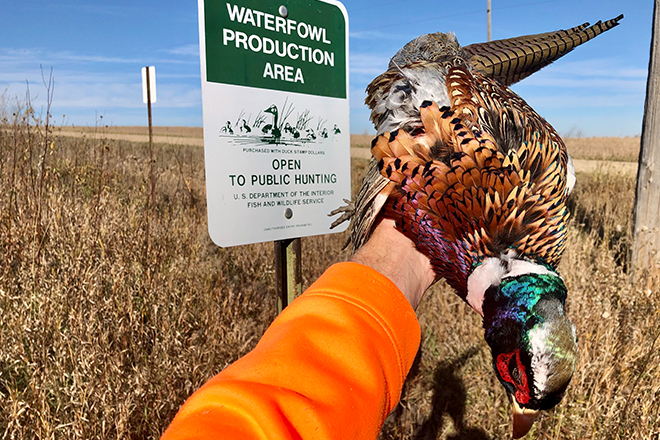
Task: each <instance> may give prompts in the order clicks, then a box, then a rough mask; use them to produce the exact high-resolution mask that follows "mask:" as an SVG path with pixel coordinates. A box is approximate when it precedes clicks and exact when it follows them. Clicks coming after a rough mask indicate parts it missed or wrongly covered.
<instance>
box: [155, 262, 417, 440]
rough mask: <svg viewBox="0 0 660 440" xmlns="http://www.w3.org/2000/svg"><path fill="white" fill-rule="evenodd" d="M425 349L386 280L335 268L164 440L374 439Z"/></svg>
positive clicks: (359, 269) (355, 268)
mask: <svg viewBox="0 0 660 440" xmlns="http://www.w3.org/2000/svg"><path fill="white" fill-rule="evenodd" d="M419 343H420V329H419V323H418V321H417V317H416V316H415V312H414V311H413V309H412V307H410V304H409V303H408V301H407V300H406V299H405V297H404V296H403V294H402V293H401V291H400V290H399V289H398V288H397V287H396V286H395V285H394V284H393V283H392V282H391V281H390V280H389V279H387V278H386V277H384V276H383V275H381V274H379V273H378V272H376V271H374V270H372V269H370V268H368V267H366V266H363V265H361V264H357V263H339V264H336V265H334V266H332V267H330V268H329V269H328V270H327V271H326V272H325V273H324V274H323V275H322V276H321V277H320V278H319V279H318V280H317V281H316V282H315V283H314V284H313V285H312V286H310V288H309V289H307V291H306V292H305V293H304V294H302V295H301V296H300V297H299V298H297V299H296V300H295V301H294V302H292V303H291V304H290V305H289V306H288V307H287V308H286V309H285V310H284V311H283V312H282V313H281V314H280V315H279V316H278V317H277V319H275V321H273V323H272V324H271V326H270V327H269V328H268V330H266V332H265V333H264V335H263V337H262V338H261V340H260V341H259V343H258V344H257V346H256V347H255V348H254V350H252V351H251V352H250V353H248V354H247V355H245V356H244V357H243V358H241V359H239V360H238V361H236V362H235V363H234V364H232V365H230V366H229V367H227V368H226V369H225V370H224V371H222V372H221V373H219V374H218V375H216V376H215V377H213V378H212V379H211V380H209V381H208V382H207V383H206V384H204V385H203V386H202V387H201V388H200V389H199V390H197V391H196V392H195V393H194V394H193V395H192V396H191V397H190V398H189V399H188V400H187V401H186V402H185V403H184V404H183V406H182V407H181V409H180V410H179V412H178V414H177V415H176V417H175V418H174V420H173V421H172V424H171V425H170V426H169V428H168V429H167V431H165V433H164V434H163V437H162V439H163V440H171V439H193V438H195V439H199V438H207V439H211V438H214V439H241V440H243V439H375V438H376V437H377V436H378V433H379V431H380V428H381V427H382V425H383V422H384V421H385V417H387V415H388V414H389V413H390V412H391V411H392V409H394V406H395V405H396V404H397V402H398V401H399V398H400V395H401V388H402V387H403V382H404V380H405V378H406V375H407V374H408V370H409V369H410V366H411V365H412V362H413V360H414V358H415V354H416V353H417V349H418V347H419Z"/></svg>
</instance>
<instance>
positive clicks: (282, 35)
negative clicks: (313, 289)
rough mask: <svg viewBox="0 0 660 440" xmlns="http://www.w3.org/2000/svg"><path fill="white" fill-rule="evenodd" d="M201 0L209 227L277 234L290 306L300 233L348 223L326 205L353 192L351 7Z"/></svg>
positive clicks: (215, 234)
mask: <svg viewBox="0 0 660 440" xmlns="http://www.w3.org/2000/svg"><path fill="white" fill-rule="evenodd" d="M198 1H199V27H200V56H201V67H202V98H203V99H202V101H203V109H204V152H205V162H206V186H207V191H206V192H207V202H208V204H207V206H208V220H209V234H210V236H211V239H212V240H213V241H214V242H215V243H216V244H218V245H219V246H236V245H241V244H247V243H259V242H264V241H275V243H276V244H275V249H276V268H277V271H278V273H280V272H281V273H282V276H281V277H278V279H281V280H286V279H288V280H289V282H285V281H282V284H283V285H284V287H283V291H282V294H281V295H280V297H281V299H280V302H281V304H282V307H284V306H286V304H287V303H288V302H290V301H291V300H292V299H293V297H294V294H295V293H300V291H301V287H302V283H301V281H300V280H301V278H302V277H301V276H300V270H299V269H298V270H295V268H294V270H293V272H297V273H294V274H292V275H290V276H287V275H286V273H287V271H290V272H291V266H294V267H298V268H299V267H300V262H299V261H300V256H299V250H300V242H299V237H305V236H310V235H321V234H328V233H331V232H342V231H343V230H345V229H346V226H345V225H344V227H343V228H339V230H332V231H330V224H331V223H332V219H330V218H329V217H328V213H329V212H330V211H332V210H333V209H335V208H337V207H339V206H342V205H344V202H343V199H348V198H350V193H351V188H350V186H351V185H350V182H351V179H350V176H351V174H350V126H349V102H348V15H347V13H346V9H345V8H344V6H343V5H342V4H341V3H339V2H338V1H335V0H287V1H286V2H284V1H277V2H276V1H273V0H229V1H228V0H198ZM296 241H297V243H296ZM287 255H289V257H287ZM296 255H297V257H296ZM291 256H293V259H294V260H293V262H292V261H290V257H291ZM296 259H297V261H296ZM287 286H288V287H287ZM287 291H288V294H287V293H286V292H287Z"/></svg>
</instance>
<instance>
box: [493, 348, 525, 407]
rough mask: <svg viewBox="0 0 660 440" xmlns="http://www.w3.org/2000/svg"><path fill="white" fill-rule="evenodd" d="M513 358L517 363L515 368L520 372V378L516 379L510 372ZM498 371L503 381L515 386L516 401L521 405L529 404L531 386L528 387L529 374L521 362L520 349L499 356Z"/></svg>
mask: <svg viewBox="0 0 660 440" xmlns="http://www.w3.org/2000/svg"><path fill="white" fill-rule="evenodd" d="M512 358H514V360H515V362H516V366H515V367H516V368H517V369H518V372H519V374H518V376H519V377H518V378H515V379H514V378H513V377H512V376H511V372H510V371H509V364H510V363H511V360H512ZM497 371H499V373H500V377H501V378H502V380H504V381H505V382H508V383H510V384H512V385H513V386H514V388H515V390H516V391H515V398H516V401H518V403H521V404H526V403H529V400H530V397H529V386H528V385H527V374H525V367H524V366H523V364H522V362H521V361H520V349H516V350H515V351H513V352H511V353H502V354H500V355H499V356H497Z"/></svg>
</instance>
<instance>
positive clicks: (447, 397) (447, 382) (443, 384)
mask: <svg viewBox="0 0 660 440" xmlns="http://www.w3.org/2000/svg"><path fill="white" fill-rule="evenodd" d="M478 352H479V348H478V347H476V346H474V347H471V348H469V349H468V350H466V351H465V352H464V353H463V354H461V355H460V356H458V357H456V358H454V359H450V360H447V361H444V362H441V363H440V364H439V365H438V366H437V367H436V369H435V373H434V374H433V398H432V400H431V406H432V409H431V415H430V416H429V418H428V419H427V420H426V421H425V422H424V423H423V424H422V425H421V426H420V427H419V428H418V429H417V430H416V433H415V436H414V437H413V438H414V439H415V440H427V439H435V438H437V436H438V434H439V433H440V432H442V430H443V426H444V421H445V414H446V415H448V416H449V417H450V418H451V420H452V421H453V423H454V428H455V430H456V432H455V433H454V434H451V435H449V436H448V437H447V439H451V440H458V439H461V440H490V437H489V436H488V435H487V434H486V432H485V431H483V430H482V429H479V428H476V427H470V426H465V421H464V419H465V402H466V396H467V393H466V390H465V385H464V384H463V379H462V378H461V376H460V374H459V373H460V370H461V368H463V367H464V366H465V364H467V362H468V361H469V360H470V358H472V357H473V356H474V355H476V354H477V353H478Z"/></svg>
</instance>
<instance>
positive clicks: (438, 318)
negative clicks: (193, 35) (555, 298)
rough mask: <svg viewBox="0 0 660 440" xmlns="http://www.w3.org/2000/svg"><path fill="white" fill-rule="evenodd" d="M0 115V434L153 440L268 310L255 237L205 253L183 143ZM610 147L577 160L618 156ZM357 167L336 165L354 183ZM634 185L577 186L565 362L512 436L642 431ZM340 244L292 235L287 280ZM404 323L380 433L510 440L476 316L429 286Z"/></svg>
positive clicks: (656, 350)
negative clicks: (553, 395) (556, 390)
mask: <svg viewBox="0 0 660 440" xmlns="http://www.w3.org/2000/svg"><path fill="white" fill-rule="evenodd" d="M0 112H1V114H0V117H1V118H2V121H1V123H0V207H1V208H2V209H1V210H0V438H1V439H23V438H26V439H117V438H121V439H125V438H126V439H128V438H130V439H143V438H158V437H159V435H160V434H161V433H162V432H163V430H164V429H165V428H166V427H167V425H168V423H169V422H170V421H171V420H172V418H173V417H174V414H175V413H176V411H177V409H178V408H179V406H180V405H181V404H182V403H183V401H184V400H185V399H186V397H187V396H189V395H190V394H191V393H192V392H193V391H194V390H195V389H196V388H197V387H199V386H200V385H201V384H203V383H204V382H205V381H206V380H207V379H209V378H210V377H212V376H213V375H214V374H216V373H218V372H219V371H221V370H222V369H223V368H224V367H226V366H227V365H229V364H230V363H231V362H233V361H235V360H236V359H237V358H239V357H240V356H242V355H243V354H245V353H246V352H248V351H249V350H250V349H251V348H252V347H254V345H255V344H256V342H257V340H258V339H259V337H260V336H261V334H262V333H263V332H264V330H265V329H266V327H267V326H268V324H269V323H270V322H271V321H272V320H273V318H274V317H275V313H276V312H275V310H276V296H275V270H274V266H273V260H274V256H273V244H272V243H263V244H256V245H249V246H239V247H234V248H227V249H221V248H219V247H217V246H215V245H214V244H212V243H211V241H210V239H209V237H208V233H207V229H206V204H205V203H206V202H205V198H206V196H205V186H204V162H203V150H202V148H201V147H196V146H186V145H177V144H156V145H154V148H153V150H152V151H150V150H149V148H148V146H147V144H144V143H137V142H128V141H123V140H111V139H109V137H107V136H106V134H107V133H108V131H106V129H105V128H103V127H97V128H90V129H88V130H86V131H85V132H84V134H83V135H80V136H78V137H64V136H58V135H56V132H54V131H53V129H52V126H51V125H50V123H49V121H48V120H43V118H40V117H39V116H38V115H35V113H34V112H33V111H32V109H31V108H29V106H21V105H19V104H17V105H15V106H13V107H12V108H11V110H9V109H4V110H0ZM626 142H628V141H627V140H617V139H607V140H603V141H602V142H600V143H602V144H603V145H605V144H606V145H608V147H607V149H601V150H597V149H596V150H594V149H593V148H592V149H589V152H587V153H585V154H584V155H583V158H584V159H590V158H594V157H596V158H598V159H614V160H619V161H620V160H630V159H631V158H632V160H635V159H636V152H635V151H636V150H635V148H638V144H639V142H638V139H637V141H636V142H637V146H636V147H634V146H633V147H632V148H633V151H632V153H630V152H629V151H628V150H630V148H631V147H624V146H621V147H620V148H619V147H617V145H623V144H622V143H626ZM596 143H598V142H596ZM632 143H633V144H634V143H635V141H633V142H632ZM626 148H628V150H626ZM604 151H610V152H612V153H611V154H610V153H608V154H609V156H607V157H606V155H604V153H603V152H604ZM622 151H624V153H621V152H622ZM571 153H572V154H573V155H574V156H575V157H577V158H580V154H581V150H580V147H579V146H578V147H576V146H575V145H573V146H571ZM366 165H367V162H366V161H365V160H361V159H355V160H354V161H353V185H354V190H355V189H356V188H357V186H358V185H359V182H360V179H361V177H362V175H363V174H364V172H365V170H366ZM634 189H635V182H634V176H628V175H618V174H616V173H609V174H605V173H602V172H596V173H590V174H584V173H582V174H579V175H578V185H577V187H576V189H575V192H574V194H573V195H572V196H571V202H570V209H571V212H572V217H571V220H570V224H569V232H568V247H567V250H566V253H565V255H564V258H563V261H562V263H561V266H560V272H561V274H562V276H563V277H564V279H565V281H566V284H567V287H568V289H569V299H568V311H567V312H568V314H569V316H570V317H571V319H572V320H573V321H574V323H575V324H576V326H577V330H578V338H579V342H578V344H579V349H580V363H579V366H578V369H577V372H576V374H575V376H574V379H573V381H572V383H571V385H570V387H569V389H568V392H567V394H566V396H565V398H564V400H563V402H562V403H561V404H560V405H559V406H558V407H557V408H555V409H554V410H552V411H549V412H547V413H545V414H544V415H543V416H541V417H540V418H539V419H538V421H537V423H536V424H535V426H534V428H533V430H532V432H531V433H530V434H529V435H528V437H527V438H529V439H576V440H577V439H660V341H659V340H658V336H659V335H660V287H658V284H657V282H656V281H657V280H655V279H653V278H652V277H650V276H647V277H642V278H641V279H638V280H637V281H635V282H634V283H633V282H632V281H631V279H630V277H629V275H628V273H627V270H628V267H627V264H628V252H629V247H630V242H631V233H630V230H631V215H632V208H633V199H634ZM345 239H346V236H345V235H344V234H333V235H325V236H319V237H311V238H304V239H303V241H302V248H303V274H304V285H305V287H306V286H308V285H309V284H310V283H311V282H312V281H313V280H314V279H315V278H316V277H318V276H319V275H320V274H321V273H322V272H323V271H324V270H325V269H326V268H327V267H328V266H329V265H331V264H332V263H334V262H338V261H343V260H346V259H347V258H348V257H349V256H350V255H349V253H348V252H347V251H344V250H342V249H341V248H342V244H343V242H344V241H345ZM418 314H419V318H420V322H421V328H422V335H423V336H422V346H421V349H420V352H419V355H418V359H417V361H416V362H415V365H414V367H413V370H412V371H411V373H410V375H409V378H408V381H407V383H406V385H405V389H404V392H403V398H402V400H401V403H400V404H399V406H398V407H397V408H396V409H395V410H394V412H393V413H392V414H391V415H390V416H389V418H388V420H387V421H386V424H385V426H384V428H383V431H382V434H381V438H382V439H501V438H510V431H511V416H510V407H509V403H508V402H507V400H506V396H505V393H504V391H503V388H502V387H501V386H500V385H499V383H497V380H496V378H495V375H494V373H493V371H492V367H491V365H490V354H489V349H488V347H487V345H486V344H485V342H484V340H483V328H482V325H481V322H480V318H479V317H478V316H477V314H476V313H474V312H473V311H472V310H471V309H469V307H467V306H466V305H465V304H464V303H463V302H462V301H461V300H460V299H459V298H458V297H457V296H456V295H455V294H454V293H452V291H451V290H450V289H449V288H448V287H447V286H445V285H444V284H442V283H441V284H439V285H437V286H434V287H433V288H432V290H431V291H430V292H429V293H428V294H427V296H426V297H425V299H424V300H423V302H422V304H421V306H420V308H419V309H418Z"/></svg>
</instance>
